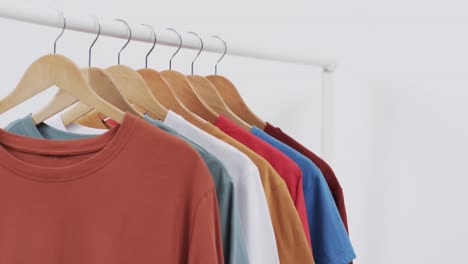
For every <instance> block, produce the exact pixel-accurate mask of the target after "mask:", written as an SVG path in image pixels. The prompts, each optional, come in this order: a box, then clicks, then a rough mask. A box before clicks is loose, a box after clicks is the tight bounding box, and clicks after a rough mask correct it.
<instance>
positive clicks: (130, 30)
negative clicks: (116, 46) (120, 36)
mask: <svg viewBox="0 0 468 264" xmlns="http://www.w3.org/2000/svg"><path fill="white" fill-rule="evenodd" d="M114 20H115V21H119V22H122V23H124V24H125V25H126V26H127V29H128V40H127V42H125V45H123V47H122V48H121V49H120V51H119V54H118V55H117V64H119V65H120V54H121V53H122V51H123V50H124V49H125V48H126V47H127V45H128V43H130V40H131V39H132V28H131V27H130V25H129V24H128V23H127V21H125V20H123V19H120V18H119V19H114Z"/></svg>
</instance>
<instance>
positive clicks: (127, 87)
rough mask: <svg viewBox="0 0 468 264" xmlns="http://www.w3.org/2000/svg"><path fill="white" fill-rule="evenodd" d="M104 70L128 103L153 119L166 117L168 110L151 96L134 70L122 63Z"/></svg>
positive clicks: (146, 86) (143, 81) (148, 89)
mask: <svg viewBox="0 0 468 264" xmlns="http://www.w3.org/2000/svg"><path fill="white" fill-rule="evenodd" d="M105 71H106V72H107V74H109V75H110V77H111V78H112V80H113V81H114V82H115V83H116V84H117V87H118V88H119V90H120V92H121V93H122V95H123V96H124V97H125V98H126V99H127V100H128V101H129V102H130V103H132V104H134V105H135V106H138V108H139V109H143V110H144V112H145V113H147V114H148V115H149V116H151V117H152V118H153V119H159V120H164V119H165V118H166V116H167V113H168V110H167V109H166V108H165V107H164V106H163V105H162V104H161V103H160V102H159V101H158V100H157V99H156V98H155V97H154V96H153V94H152V93H151V90H150V88H149V87H148V85H147V84H146V82H145V80H143V78H142V77H141V76H140V75H139V74H138V73H137V72H136V71H135V70H133V69H132V68H130V67H127V66H124V65H115V66H111V67H109V68H107V69H105Z"/></svg>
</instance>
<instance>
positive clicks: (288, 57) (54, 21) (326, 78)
mask: <svg viewBox="0 0 468 264" xmlns="http://www.w3.org/2000/svg"><path fill="white" fill-rule="evenodd" d="M65 17H66V19H67V30H73V31H79V32H85V33H91V34H96V27H97V25H96V24H95V21H94V20H93V19H92V18H91V17H90V16H80V17H77V16H70V15H68V14H65ZM0 18H5V19H10V20H16V21H21V22H26V23H31V24H37V25H43V26H49V27H55V28H62V25H63V21H62V18H61V17H60V15H59V14H58V13H57V11H56V10H54V9H52V8H50V9H32V8H24V7H18V6H17V5H15V4H0ZM99 22H100V25H101V35H104V36H109V37H115V38H121V39H127V38H128V31H127V28H126V27H125V26H124V25H122V23H116V22H115V21H99ZM131 28H132V41H141V42H148V43H153V35H152V33H151V32H150V31H149V30H148V29H147V28H146V27H143V26H141V25H138V26H131ZM203 41H204V49H203V50H204V51H206V52H214V53H219V54H222V53H223V52H224V46H223V45H222V43H220V41H219V40H218V39H215V38H204V39H203ZM178 44H179V43H178V39H177V37H176V35H175V34H174V33H173V32H170V31H168V30H164V31H160V32H158V45H165V46H174V47H177V46H178ZM199 45H200V44H199V41H198V40H197V39H196V38H185V39H184V41H183V45H182V48H185V49H193V50H198V49H199ZM227 55H231V56H239V57H246V58H254V59H261V60H270V61H277V62H284V63H293V64H302V65H309V66H314V67H320V68H322V69H323V71H322V78H323V82H322V99H323V100H322V120H321V123H322V124H321V126H322V133H321V134H322V135H321V138H322V139H321V141H322V142H321V144H322V145H321V149H322V150H321V154H322V156H323V157H324V158H327V159H328V161H329V162H332V161H331V158H332V157H331V156H332V149H333V146H332V145H333V122H332V120H333V109H332V108H333V97H334V96H333V92H334V91H333V90H334V89H333V88H334V87H333V84H332V80H333V72H334V70H335V68H336V63H335V61H333V60H329V59H320V58H316V57H312V56H307V55H304V54H297V53H296V54H294V53H288V54H284V53H280V52H274V51H271V50H266V49H262V50H256V49H253V48H250V47H247V46H238V45H235V44H233V43H231V42H229V43H228V51H227Z"/></svg>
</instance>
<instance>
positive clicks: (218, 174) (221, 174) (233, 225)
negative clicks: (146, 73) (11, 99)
mask: <svg viewBox="0 0 468 264" xmlns="http://www.w3.org/2000/svg"><path fill="white" fill-rule="evenodd" d="M145 120H146V121H148V122H149V123H151V124H153V125H154V126H156V127H158V128H160V129H162V130H164V131H166V132H168V133H170V134H172V135H174V136H176V137H178V138H180V139H182V140H184V141H185V142H187V143H188V144H190V145H191V146H192V147H193V148H195V149H196V150H197V151H198V153H199V154H200V156H201V157H202V159H203V160H204V162H205V163H206V165H207V167H208V169H209V171H210V174H211V176H212V178H213V182H214V184H215V187H216V196H217V198H218V209H219V215H220V224H221V233H222V241H223V253H224V261H225V263H230V264H237V263H249V262H248V256H247V249H246V247H245V240H244V234H243V233H242V229H241V226H240V216H239V211H238V210H239V209H238V208H237V205H236V202H235V199H234V185H233V182H232V179H231V177H230V176H229V174H228V172H227V170H226V169H225V167H224V165H223V164H222V163H221V162H220V161H219V160H218V159H217V158H216V157H214V156H213V155H211V154H210V153H209V152H207V151H206V150H205V149H203V148H202V147H200V146H199V145H197V144H195V143H194V142H192V141H190V140H189V139H187V138H185V137H183V136H182V135H180V134H178V133H177V132H175V131H174V130H172V129H171V128H169V127H167V126H166V125H164V124H163V123H162V122H159V121H156V120H153V119H152V118H151V117H148V116H145ZM5 130H6V131H8V132H10V133H14V134H17V135H22V136H27V137H34V138H42V139H55V140H73V139H81V138H89V137H94V136H96V135H84V134H76V133H70V132H66V131H62V130H59V129H56V128H54V127H51V126H49V125H47V124H45V123H41V124H39V125H37V126H36V125H35V123H34V121H33V119H32V116H31V115H28V116H26V117H24V118H21V119H18V120H16V121H14V122H12V123H10V124H8V125H7V126H6V127H5Z"/></svg>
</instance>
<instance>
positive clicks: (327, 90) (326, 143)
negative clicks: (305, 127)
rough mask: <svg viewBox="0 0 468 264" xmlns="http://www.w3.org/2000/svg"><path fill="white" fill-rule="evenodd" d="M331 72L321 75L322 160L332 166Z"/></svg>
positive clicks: (332, 96) (332, 97)
mask: <svg viewBox="0 0 468 264" xmlns="http://www.w3.org/2000/svg"><path fill="white" fill-rule="evenodd" d="M333 75H334V73H333V72H327V71H323V73H322V124H321V126H322V133H321V134H322V135H321V139H322V146H321V147H322V153H321V154H322V158H324V159H326V160H327V162H328V163H330V165H331V164H333V158H334V157H333V142H334V124H333V121H334V111H333V109H334V101H335V96H334V93H335V91H334V83H333Z"/></svg>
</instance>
